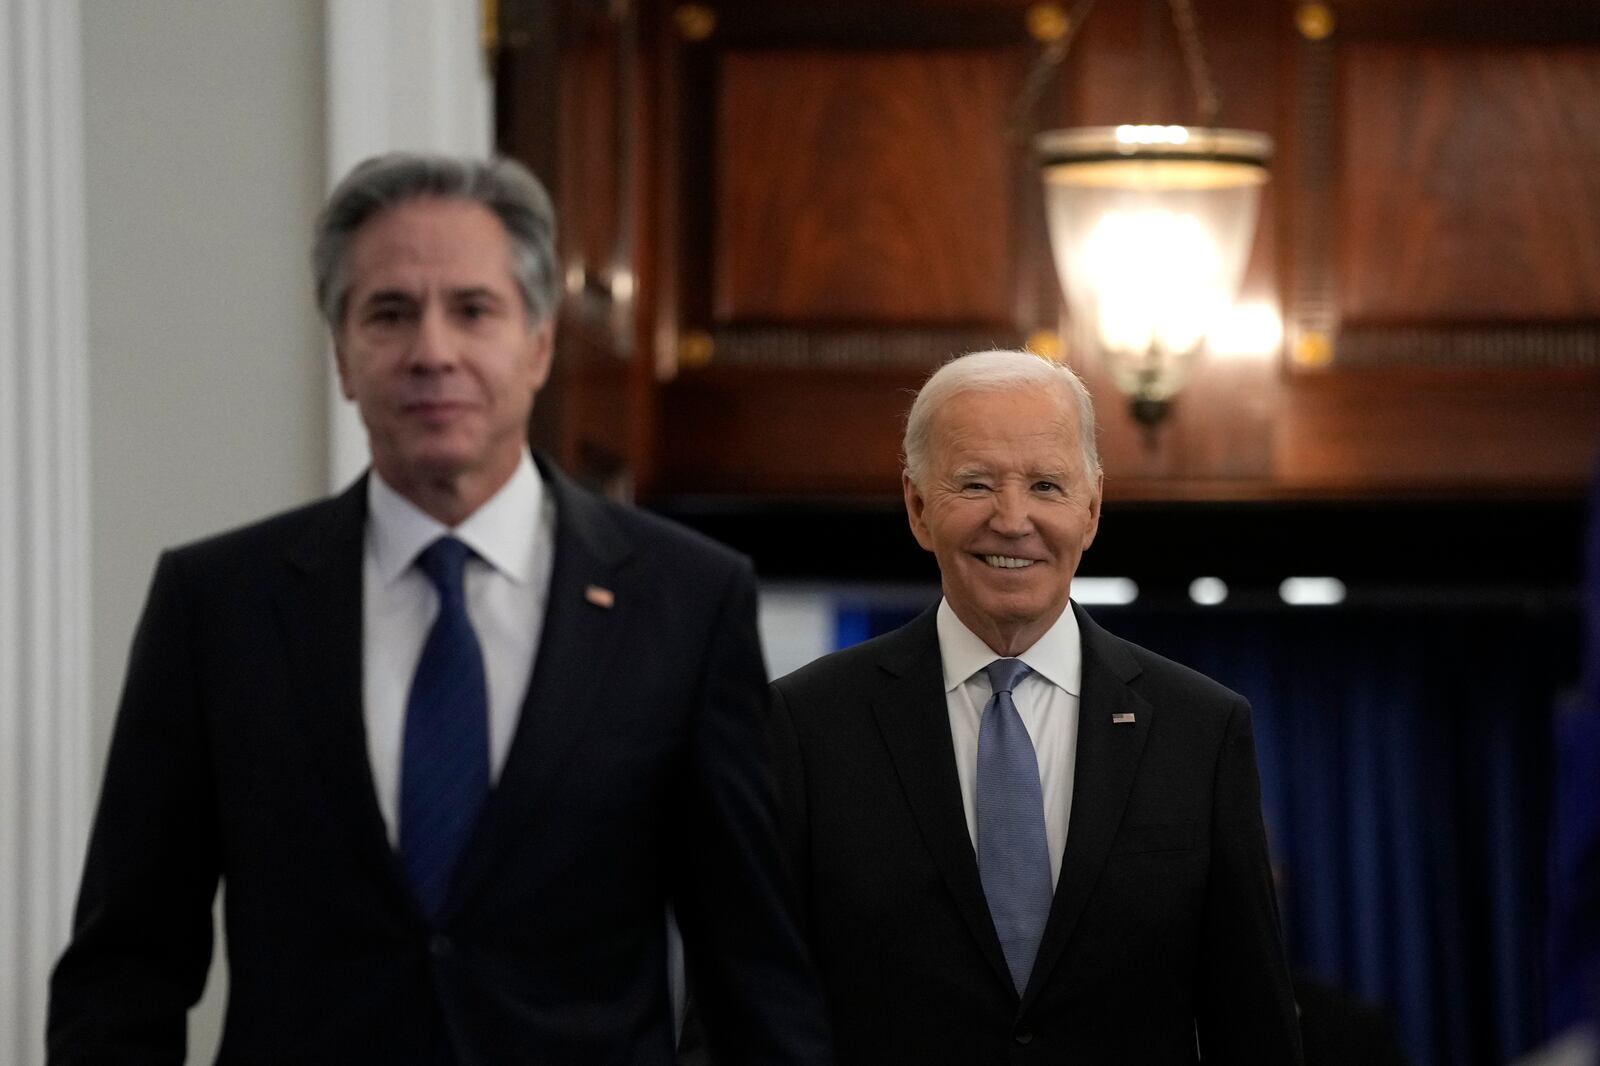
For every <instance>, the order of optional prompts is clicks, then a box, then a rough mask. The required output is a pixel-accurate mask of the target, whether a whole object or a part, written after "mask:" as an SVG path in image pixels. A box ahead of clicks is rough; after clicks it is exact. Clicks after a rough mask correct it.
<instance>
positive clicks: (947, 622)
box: [935, 600, 1083, 696]
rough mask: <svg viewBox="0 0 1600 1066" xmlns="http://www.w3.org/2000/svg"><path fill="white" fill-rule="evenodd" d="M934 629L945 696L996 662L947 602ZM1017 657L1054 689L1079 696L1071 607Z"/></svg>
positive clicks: (1078, 642)
mask: <svg viewBox="0 0 1600 1066" xmlns="http://www.w3.org/2000/svg"><path fill="white" fill-rule="evenodd" d="M935 625H936V626H937V628H938V631H939V657H940V659H941V660H942V661H943V664H944V690H945V691H946V692H950V691H951V690H952V689H954V688H955V687H956V686H957V685H961V684H964V683H965V682H966V681H967V679H968V678H970V677H971V676H972V675H973V674H975V673H977V672H978V671H980V670H982V669H983V668H984V667H986V666H988V665H989V664H990V663H992V662H994V661H995V659H997V658H999V656H997V655H995V653H994V649H992V648H990V647H989V645H987V644H985V643H984V642H983V640H982V639H981V638H980V637H978V635H977V634H975V633H974V632H973V631H972V630H970V629H968V628H967V627H966V625H965V623H963V622H962V621H961V619H959V618H957V617H956V612H955V609H954V608H952V607H951V606H950V601H949V600H940V601H939V611H938V615H937V616H936V618H935ZM1016 657H1017V658H1018V659H1021V660H1022V661H1023V662H1025V663H1027V664H1028V666H1029V668H1031V669H1032V670H1033V671H1034V672H1035V673H1037V674H1039V675H1040V676H1042V677H1043V678H1044V679H1045V680H1047V681H1049V682H1050V683H1051V684H1053V685H1055V686H1056V687H1057V688H1059V689H1062V690H1064V691H1066V692H1069V693H1071V694H1072V695H1074V696H1077V695H1081V693H1080V691H1079V690H1080V689H1081V688H1082V680H1083V644H1082V638H1081V637H1080V635H1079V633H1078V616H1077V615H1076V614H1074V613H1073V610H1072V605H1071V604H1070V603H1069V604H1067V609H1066V610H1064V611H1062V612H1061V617H1060V618H1057V619H1056V622H1055V625H1053V626H1051V627H1050V628H1049V629H1047V630H1045V632H1044V635H1043V636H1041V637H1040V638H1039V639H1038V640H1036V641H1034V643H1033V646H1032V647H1030V648H1028V649H1026V650H1025V651H1023V652H1022V653H1021V654H1019V655H1017V656H1016Z"/></svg>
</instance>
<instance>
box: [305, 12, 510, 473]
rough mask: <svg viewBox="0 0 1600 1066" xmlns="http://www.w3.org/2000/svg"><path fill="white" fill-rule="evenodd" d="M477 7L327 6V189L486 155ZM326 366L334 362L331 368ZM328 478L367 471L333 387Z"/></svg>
mask: <svg viewBox="0 0 1600 1066" xmlns="http://www.w3.org/2000/svg"><path fill="white" fill-rule="evenodd" d="M482 7H483V5H481V4H479V3H471V2H465V0H457V2H456V3H448V4H442V3H439V2H438V0H327V6H326V8H325V18H326V19H327V53H326V54H327V77H328V187H329V188H330V189H331V188H332V187H333V185H334V183H335V182H337V181H338V180H339V179H340V178H342V177H344V175H345V173H346V172H347V171H348V170H349V169H350V168H351V167H353V166H355V165H356V164H357V163H359V162H361V160H363V159H365V158H367V157H368V156H371V155H376V154H377V153H379V152H387V151H392V150H396V149H416V150H424V151H440V152H456V153H460V154H463V155H467V154H471V155H486V154H488V152H489V150H490V147H491V141H492V137H493V115H492V101H493V93H492V91H491V85H490V79H489V72H488V69H487V66H486V64H485V62H484V58H483V52H482V48H481V39H482V38H481V33H482V23H481V21H480V20H481V17H482V16H481V10H482ZM329 364H330V366H331V365H332V360H329ZM329 381H330V386H329V402H328V442H329V448H328V456H329V470H328V475H329V478H330V480H331V487H332V488H334V489H338V488H341V487H343V486H344V485H345V484H346V483H348V482H349V481H350V479H351V478H353V477H354V476H355V475H356V474H357V473H359V472H360V471H361V469H362V468H363V467H365V466H366V464H367V444H366V435H365V433H364V432H363V431H362V428H361V423H360V420H359V419H358V418H357V417H356V414H355V410H354V408H352V407H351V406H350V405H349V404H348V403H346V402H345V400H344V397H342V396H341V395H340V394H339V387H338V382H337V381H335V380H334V379H333V378H332V377H331V376H330V378H329Z"/></svg>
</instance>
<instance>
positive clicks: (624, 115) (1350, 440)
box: [497, 0, 1600, 500]
mask: <svg viewBox="0 0 1600 1066" xmlns="http://www.w3.org/2000/svg"><path fill="white" fill-rule="evenodd" d="M1195 9H1196V11H1197V14H1198V16H1199V22H1200V29H1201V32H1202V35H1203V37H1204V40H1205V43H1206V47H1207V54H1208V56H1209V58H1210V60H1211V65H1212V68H1213V71H1214V74H1215V76H1216V80H1217V83H1218V87H1219V89H1220V92H1221V96H1222V102H1223V112H1222V121H1223V123H1224V124H1226V125H1235V126H1241V127H1245V128H1251V129H1261V130H1265V131H1267V132H1269V133H1271V134H1272V135H1273V136H1274V137H1275V139H1276V141H1277V144H1278V149H1279V150H1278V155H1277V159H1276V161H1275V164H1274V167H1273V180H1272V182H1271V183H1270V185H1269V186H1268V190H1267V194H1266V197H1265V199H1264V203H1263V210H1262V216H1261V224H1260V227H1259V230H1258V233H1257V238H1256V243H1255V247H1254V251H1253V255H1252V259H1251V265H1250V269H1249V272H1248V275H1247V279H1246V283H1245V293H1244V299H1246V300H1250V301H1256V302H1264V303H1265V304H1267V305H1268V306H1269V307H1271V308H1275V309H1277V310H1278V312H1279V313H1280V314H1281V316H1282V320H1283V338H1284V339H1283V343H1282V345H1281V346H1280V347H1278V348H1276V349H1274V350H1272V351H1266V352H1259V353H1256V354H1252V355H1249V356H1237V355H1235V356H1231V357H1230V356H1224V355H1215V356H1213V357H1211V358H1209V359H1208V360H1207V361H1206V362H1205V363H1204V364H1203V365H1202V367H1201V368H1200V370H1199V371H1198V372H1197V374H1196V376H1195V378H1194V380H1193V382H1192V384H1191V385H1190V386H1189V388H1188V389H1187V390H1186V391H1185V392H1184V393H1183V394H1182V395H1181V396H1180V397H1179V399H1178V401H1177V403H1176V405H1175V407H1174V409H1173V411H1172V415H1171V417H1170V419H1169V420H1168V422H1167V423H1166V424H1165V425H1163V426H1162V427H1161V429H1160V430H1159V431H1158V432H1157V433H1156V434H1154V435H1151V434H1148V433H1146V432H1144V431H1143V430H1142V429H1141V427H1139V426H1137V425H1136V424H1134V423H1133V422H1132V421H1131V419H1130V418H1129V416H1128V415H1127V413H1126V411H1125V409H1124V406H1123V401H1122V400H1121V398H1120V397H1118V396H1117V395H1116V393H1115V391H1114V389H1113V387H1112V385H1111V383H1110V381H1109V379H1108V378H1107V376H1106V374H1105V373H1104V372H1103V371H1102V369H1101V368H1100V367H1098V366H1097V365H1096V363H1095V360H1094V357H1093V353H1092V352H1090V351H1086V350H1080V349H1079V348H1075V347H1074V346H1073V345H1072V344H1071V337H1072V333H1071V330H1070V328H1069V324H1067V323H1065V322H1064V321H1063V318H1062V311H1061V299H1060V295H1059V290H1058V288H1057V284H1056V280H1055V276H1054V273H1053V269H1052V266H1051V263H1050V258H1049V249H1048V244H1047V240H1046V237H1045V234H1044V228H1043V208H1042V195H1041V188H1040V185H1039V180H1038V176H1037V172H1036V169H1035V167H1034V165H1033V161H1032V158H1031V155H1030V151H1029V148H1028V144H1027V136H1028V134H1029V133H1030V132H1031V131H1032V130H1034V129H1037V128H1044V127H1047V126H1051V125H1060V124H1093V125H1099V124H1116V123H1119V122H1130V121H1132V122H1149V121H1155V122H1192V121H1194V120H1195V118H1196V117H1197V116H1196V114H1195V105H1194V102H1193V100H1192V99H1191V98H1190V94H1189V92H1188V89H1187V82H1186V80H1185V77H1184V74H1183V67H1182V63H1181V57H1180V55H1179V51H1178V48H1177V44H1176V39H1175V35H1174V31H1173V28H1172V24H1171V21H1170V18H1169V17H1168V15H1167V9H1166V4H1165V2H1164V0H1158V2H1154V3H1152V2H1147V0H1100V3H1099V4H1098V5H1097V6H1096V7H1095V9H1094V11H1093V13H1092V14H1091V16H1090V17H1089V19H1088V20H1087V21H1086V23H1085V25H1084V26H1083V27H1082V32H1081V33H1080V34H1079V35H1078V37H1077V38H1076V40H1075V41H1074V43H1073V46H1072V49H1071V51H1070V52H1069V54H1068V56H1067V60H1066V62H1065V64H1064V65H1063V66H1062V67H1061V68H1060V69H1059V70H1058V71H1057V72H1056V73H1055V74H1054V75H1052V77H1051V78H1050V80H1049V81H1048V82H1047V83H1046V92H1045V93H1044V94H1043V95H1042V97H1041V98H1040V99H1039V100H1038V102H1037V103H1036V104H1035V105H1034V106H1033V107H1032V108H1031V109H1019V108H1018V106H1017V105H1018V100H1019V98H1020V96H1021V92H1022V89H1023V86H1024V83H1025V81H1026V80H1027V78H1028V75H1029V72H1030V70H1032V69H1033V68H1034V65H1035V63H1036V62H1037V59H1038V57H1039V55H1040V53H1041V51H1042V49H1043V48H1044V47H1046V42H1045V41H1042V40H1041V37H1048V32H1047V31H1049V29H1050V28H1051V17H1052V15H1054V14H1059V13H1063V12H1064V7H1057V6H1055V5H1051V4H1048V3H1046V4H1038V3H1025V2H1017V0H921V2H913V0H886V2H883V3H870V4H868V3H848V2H842V0H722V2H717V0H711V2H708V3H703V4H701V3H668V2H664V0H635V2H633V3H628V2H623V0H609V2H600V0H549V2H545V3H536V2H524V3H520V4H519V3H509V2H507V3H503V4H502V6H501V10H502V15H503V17H504V18H505V19H506V20H507V22H508V25H507V26H505V27H503V29H502V35H501V37H502V40H503V41H505V42H507V43H506V47H505V48H504V49H503V51H502V52H501V54H500V56H499V60H498V66H497V71H498V101H499V121H500V131H499V132H500V140H501V144H502V146H503V148H504V150H506V151H508V152H510V153H512V154H514V155H518V156H520V157H522V158H524V159H526V160H527V161H529V162H530V163H532V164H533V165H534V167H535V168H536V169H538V170H539V171H540V172H541V174H543V175H544V176H545V177H546V178H548V179H549V180H550V181H551V183H552V185H553V186H554V187H555V191H556V195H557V199H558V202H559V205H560V210H561V214H562V219H563V225H564V255H565V257H566V262H567V281H568V286H567V291H568V298H567V303H566V306H565V309H564V313H563V314H564V317H563V322H562V326H561V333H560V342H559V343H560V349H561V351H560V356H559V362H560V371H559V374H558V376H557V379H556V381H555V382H554V383H553V385H552V388H551V390H550V392H549V394H548V395H546V396H545V397H542V398H541V401H540V405H539V410H538V412H537V413H536V419H537V423H538V424H537V426H536V429H537V432H538V436H539V437H540V439H541V441H542V442H543V443H545V444H547V445H549V446H551V447H554V448H555V449H556V450H557V451H558V452H559V453H560V455H561V457H562V458H563V460H564V461H565V462H566V463H567V464H568V465H569V466H572V467H573V468H575V469H578V470H581V471H583V472H585V473H587V474H588V475H589V476H591V477H592V478H593V479H594V480H598V481H605V482H608V483H611V484H612V485H613V486H614V487H616V488H618V489H619V490H620V491H623V492H633V493H636V494H638V495H640V496H642V497H644V498H646V499H650V498H661V497H666V496H683V495H699V494H744V495H752V496H765V495H771V494H779V495H802V496H805V495H846V496H873V495H888V494H893V493H894V492H895V491H896V486H897V482H898V459H897V449H898V435H899V429H900V426H899V421H900V419H901V417H902V416H903V413H904V410H905V408H906V406H907V405H908V402H909V393H908V390H909V389H912V388H914V387H915V385H916V383H917V382H918V381H919V380H920V379H921V378H922V377H924V376H925V375H926V374H927V373H928V372H929V371H930V370H931V369H932V368H933V367H934V366H936V365H938V363H939V362H941V361H942V360H943V359H945V358H948V357H949V356H951V355H953V354H956V353H958V352H961V351H965V350H970V349H974V348H981V347H993V346H1018V345H1023V344H1031V345H1033V346H1035V347H1038V348H1040V349H1047V350H1053V351H1057V352H1058V354H1059V355H1060V357H1064V358H1067V359H1068V360H1069V361H1071V362H1072V363H1073V364H1074V365H1075V366H1077V367H1078V368H1079V369H1080V370H1081V371H1082V372H1083V373H1084V375H1085V377H1086V378H1087V379H1088V380H1089V382H1090V385H1091V388H1092V389H1093V390H1094V392H1095V395H1096V401H1097V410H1098V414H1099V419H1100V423H1101V450H1102V458H1103V460H1104V462H1105V465H1106V470H1107V492H1108V494H1109V495H1110V496H1111V497H1112V498H1113V499H1123V500H1162V499H1216V500H1256V499H1276V498H1328V499H1339V498H1352V497H1367V496H1391V497H1394V496H1398V497H1454V498H1479V497H1491V496H1492V497H1517V496H1534V495H1546V496H1548V495H1555V496H1561V495H1575V494H1576V493H1578V492H1579V491H1581V488H1582V486H1583V485H1584V483H1585V482H1586V479H1587V476H1588V473H1589V471H1590V469H1591V463H1592V461H1593V459H1594V456H1595V447H1596V444H1597V443H1600V107H1597V106H1596V105H1595V101H1597V100H1600V8H1596V7H1595V5H1594V4H1593V3H1592V0H1530V2H1529V3H1527V4H1525V5H1522V6H1520V7H1518V8H1517V9H1516V17H1511V14H1510V13H1509V11H1510V9H1508V8H1507V7H1506V5H1504V4H1503V3H1502V4H1497V5H1493V6H1491V5H1489V4H1487V3H1484V2H1482V0H1461V2H1457V3H1452V4H1449V5H1443V4H1437V3H1434V2H1433V0H1383V2H1380V0H1341V2H1334V3H1330V4H1328V5H1309V4H1300V3H1292V2H1285V0H1195Z"/></svg>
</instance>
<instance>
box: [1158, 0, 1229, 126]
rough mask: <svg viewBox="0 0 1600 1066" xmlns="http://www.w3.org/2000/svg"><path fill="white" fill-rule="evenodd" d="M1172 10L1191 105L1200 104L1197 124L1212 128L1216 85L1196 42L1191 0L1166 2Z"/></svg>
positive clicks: (1215, 121) (1196, 33) (1197, 28)
mask: <svg viewBox="0 0 1600 1066" xmlns="http://www.w3.org/2000/svg"><path fill="white" fill-rule="evenodd" d="M1168 3H1169V6H1171V8H1172V21H1173V24H1174V25H1176V26H1177V27H1178V46H1179V47H1180V48H1182V49H1183V63H1184V66H1186V67H1188V68H1189V85H1190V87H1191V88H1192V89H1193V90H1194V98H1195V102H1196V103H1197V104H1199V105H1200V124H1201V125H1202V126H1206V127H1212V126H1215V125H1216V124H1217V112H1218V111H1219V110H1220V108H1221V104H1220V103H1219V102H1218V99H1217V83H1216V82H1215V81H1214V80H1213V79H1212V77H1211V67H1210V65H1209V64H1208V63H1207V62H1206V53H1205V49H1204V48H1203V47H1202V46H1201V43H1200V27H1199V25H1198V24H1197V23H1196V21H1195V16H1194V3H1193V0H1168Z"/></svg>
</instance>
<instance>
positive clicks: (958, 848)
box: [872, 608, 1011, 987]
mask: <svg viewBox="0 0 1600 1066" xmlns="http://www.w3.org/2000/svg"><path fill="white" fill-rule="evenodd" d="M936 610H937V609H936V608H930V609H929V610H927V611H925V612H924V613H923V614H922V615H920V616H919V617H918V618H916V619H915V620H914V621H912V622H911V623H910V624H908V625H907V626H906V627H905V628H904V629H902V630H900V632H899V633H898V634H896V636H895V638H894V639H893V640H892V641H891V642H890V643H889V644H888V646H887V647H886V648H885V651H884V654H883V656H882V657H881V658H880V660H879V667H880V668H881V670H882V671H883V674H884V675H886V676H885V677H884V678H882V682H883V683H882V684H880V685H879V687H878V689H877V690H876V692H875V693H874V696H873V701H872V704H873V713H874V714H875V715H876V716H877V720H878V728H879V730H880V732H881V733H882V734H883V739H884V743H885V744H886V745H887V746H888V748H889V755H890V758H891V760H892V761H893V762H894V767H895V772H896V774H897V775H898V777H899V779H900V787H901V788H902V789H903V790H904V791H905V795H906V800H907V802H908V803H909V804H910V806H911V810H912V813H913V815H914V816H915V818H916V820H917V825H918V827H919V828H920V829H921V830H922V837H923V840H924V841H925V842H926V844H927V846H928V850H929V851H930V852H932V854H933V859H934V864H935V865H936V866H937V867H938V868H939V872H940V874H941V875H942V876H943V878H944V881H945V885H946V886H947V887H948V888H949V890H950V894H951V896H952V897H953V898H954V900H955V904H956V909H957V910H958V911H959V912H960V914H961V917H962V919H963V920H964V921H965V922H966V923H967V928H968V929H969V930H970V931H971V933H972V935H973V937H974V938H975V939H976V940H977V941H978V945H979V947H980V948H982V950H983V954H984V957H985V958H987V959H988V960H989V964H990V966H991V968H993V970H994V971H995V975H996V976H997V977H998V978H999V979H1000V980H1002V981H1004V982H1005V983H1006V985H1007V986H1008V987H1009V986H1010V984H1011V972H1010V970H1009V969H1007V967H1006V960H1005V954H1004V952H1002V951H1001V949H1000V939H999V937H998V936H997V935H996V934H995V931H994V922H993V920H992V919H991V918H990V917H989V904H988V901H987V900H986V899H985V898H984V895H983V883H982V881H980V880H979V878H978V862H977V857H976V856H975V854H974V853H973V850H972V838H971V836H970V835H969V834H968V832H967V817H966V813H965V808H964V807H963V805H962V802H961V787H960V784H959V781H958V779H957V777H956V754H955V746H954V744H953V743H952V742H951V740H950V718H949V714H948V712H947V710H946V704H945V693H944V670H943V667H942V665H941V660H940V657H939V637H938V630H937V628H936V625H935V621H934V619H935V616H936Z"/></svg>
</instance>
